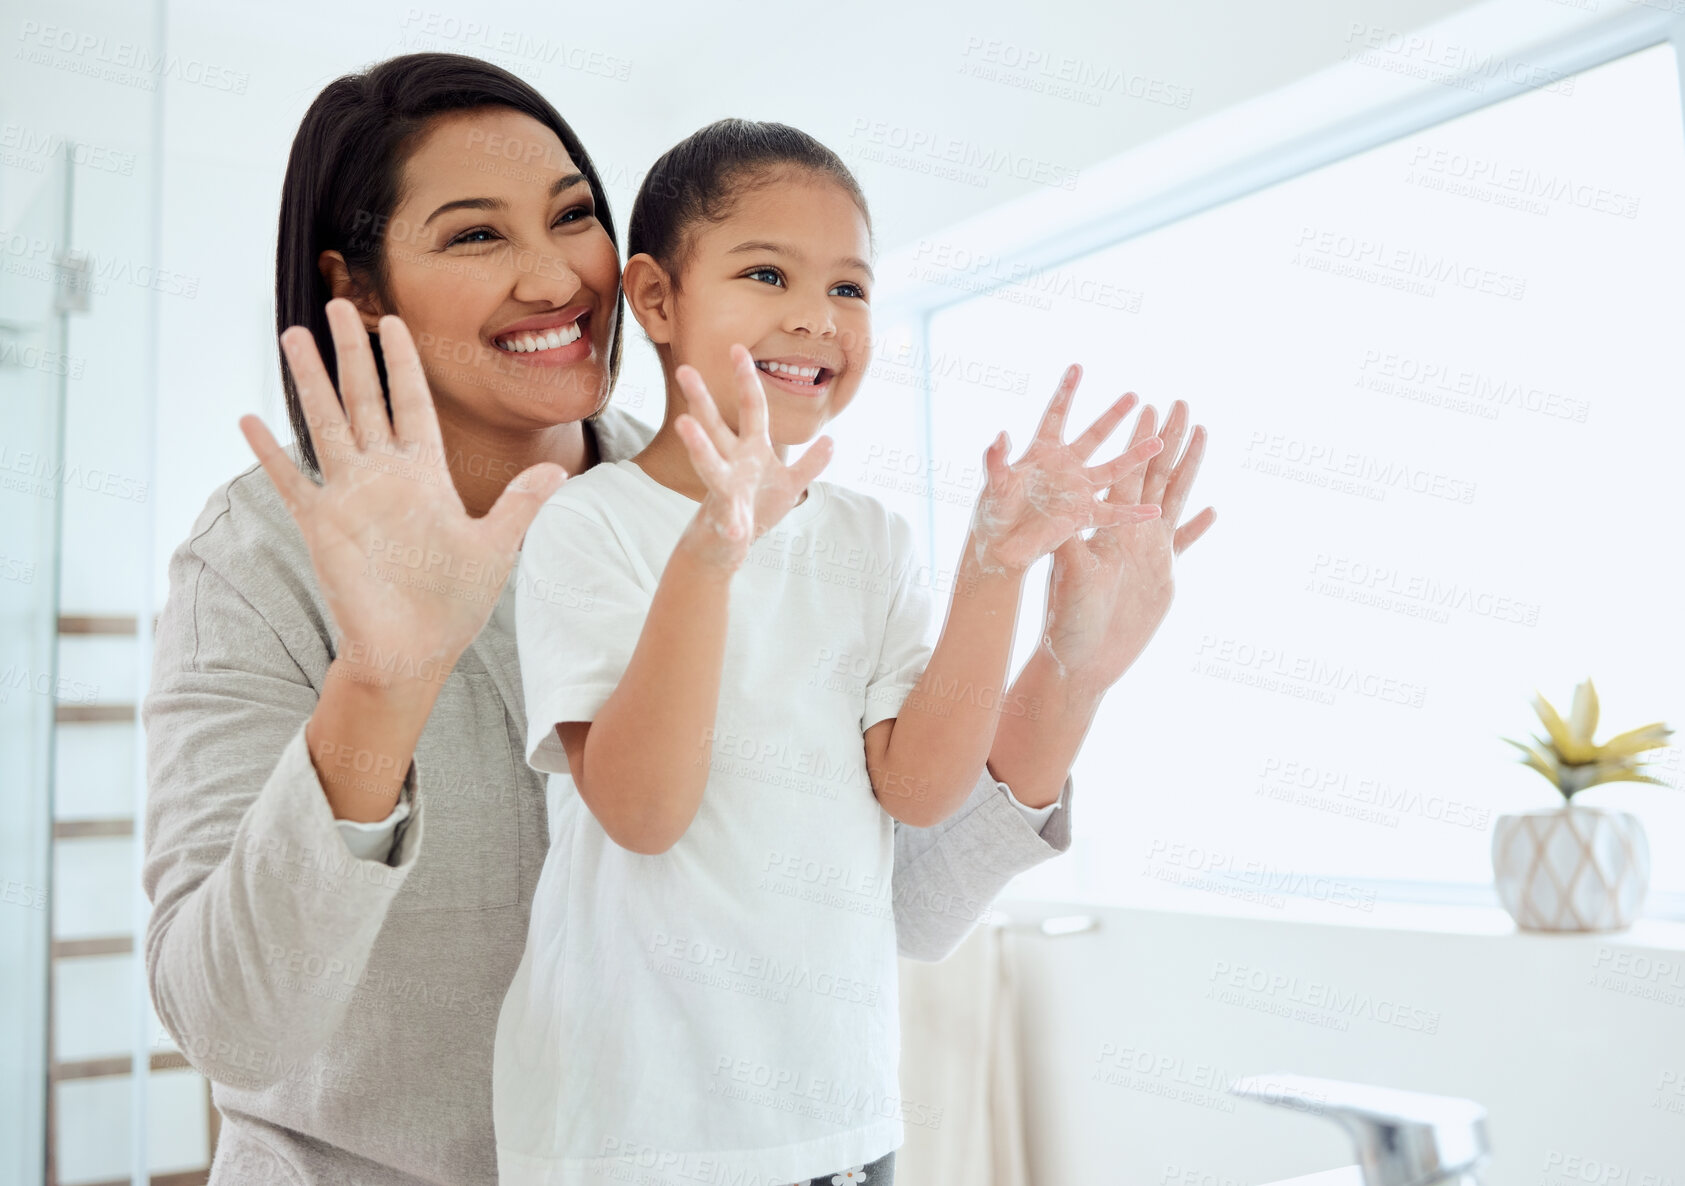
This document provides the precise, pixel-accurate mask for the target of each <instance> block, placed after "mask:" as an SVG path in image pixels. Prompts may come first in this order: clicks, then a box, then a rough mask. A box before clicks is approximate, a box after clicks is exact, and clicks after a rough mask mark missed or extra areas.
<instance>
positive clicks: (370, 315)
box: [316, 251, 385, 334]
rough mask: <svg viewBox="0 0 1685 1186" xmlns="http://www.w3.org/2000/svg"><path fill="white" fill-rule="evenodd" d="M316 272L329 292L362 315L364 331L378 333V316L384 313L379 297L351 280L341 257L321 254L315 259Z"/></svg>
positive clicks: (332, 253)
mask: <svg viewBox="0 0 1685 1186" xmlns="http://www.w3.org/2000/svg"><path fill="white" fill-rule="evenodd" d="M316 270H317V271H318V272H320V273H321V274H322V279H323V280H324V281H326V282H327V285H328V291H329V292H331V293H332V294H333V295H334V296H335V297H344V298H345V299H346V300H348V301H350V302H351V303H352V304H353V305H356V306H357V312H359V313H361V314H362V315H363V328H364V329H366V330H368V331H369V332H370V333H371V334H373V333H379V332H380V316H381V314H382V313H384V312H385V310H384V309H382V308H381V307H380V297H379V296H377V295H376V294H374V293H372V292H369V291H368V290H367V289H365V288H364V287H363V286H362V285H360V284H358V283H357V282H356V280H354V279H352V276H351V269H350V268H348V267H346V265H345V257H344V256H343V255H341V254H340V253H339V252H337V251H324V252H322V254H321V255H318V256H317V257H316Z"/></svg>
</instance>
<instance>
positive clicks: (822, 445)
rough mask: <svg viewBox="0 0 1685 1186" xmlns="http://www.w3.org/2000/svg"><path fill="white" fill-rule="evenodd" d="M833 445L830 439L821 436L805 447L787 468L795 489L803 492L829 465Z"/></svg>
mask: <svg viewBox="0 0 1685 1186" xmlns="http://www.w3.org/2000/svg"><path fill="white" fill-rule="evenodd" d="M833 450H834V444H833V442H832V440H831V438H830V437H828V436H823V437H820V438H819V439H818V440H816V441H814V442H813V444H811V445H809V446H808V447H807V450H806V451H805V452H804V453H803V454H802V455H801V456H800V457H798V458H796V460H795V463H794V464H792V465H791V466H789V470H790V477H791V478H792V479H793V480H794V481H795V483H796V489H798V490H805V489H807V487H808V483H810V482H812V481H813V480H814V479H816V478H817V477H819V475H820V474H821V473H823V472H824V469H825V467H826V466H827V465H829V464H830V463H831V454H832V452H833Z"/></svg>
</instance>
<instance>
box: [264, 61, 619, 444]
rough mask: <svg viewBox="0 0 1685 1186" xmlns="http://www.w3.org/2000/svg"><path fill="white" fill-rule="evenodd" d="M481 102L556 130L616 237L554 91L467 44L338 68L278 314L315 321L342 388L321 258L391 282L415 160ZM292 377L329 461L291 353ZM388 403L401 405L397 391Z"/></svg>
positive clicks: (304, 138)
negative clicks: (406, 183) (394, 219)
mask: <svg viewBox="0 0 1685 1186" xmlns="http://www.w3.org/2000/svg"><path fill="white" fill-rule="evenodd" d="M479 107H508V108H512V109H513V110H515V111H519V112H521V113H522V114H525V115H530V116H531V117H532V118H533V119H535V120H537V121H538V122H539V123H541V124H543V125H544V126H545V127H547V128H549V129H550V130H551V131H553V132H555V133H556V136H557V138H558V139H560V140H561V142H562V146H563V147H564V148H566V149H567V152H568V156H570V157H571V158H573V162H574V164H576V165H577V166H578V167H579V171H580V172H581V173H582V174H584V176H585V179H586V181H587V182H589V184H590V186H591V196H592V197H593V198H594V199H595V200H596V204H597V220H598V221H599V222H600V223H602V225H603V229H604V230H606V231H607V232H608V236H609V240H610V241H611V242H612V241H613V240H614V217H613V215H612V214H610V213H609V206H608V194H607V193H605V192H604V190H603V184H602V182H601V181H600V180H599V179H598V177H597V170H596V167H595V166H594V165H592V163H591V157H590V154H588V153H587V152H586V151H585V146H584V145H583V144H581V143H580V142H579V137H578V136H576V135H575V134H574V131H573V129H572V128H570V127H569V126H568V125H567V121H566V120H564V119H563V118H562V117H561V116H560V115H559V114H557V112H556V109H555V108H554V107H552V106H551V105H550V103H549V101H548V100H546V99H545V98H544V97H543V96H542V95H540V94H539V93H538V92H537V91H535V90H533V88H532V87H530V86H528V85H527V84H526V83H525V82H523V81H521V79H519V78H517V77H515V75H513V74H511V73H509V72H508V71H507V70H503V69H500V68H499V67H497V66H494V65H492V64H491V63H489V62H482V61H480V60H479V59H478V58H471V57H467V56H466V55H463V54H435V53H424V54H404V55H402V56H400V57H396V58H388V59H386V61H384V62H379V63H377V64H375V65H374V66H371V67H370V68H369V69H367V70H365V71H363V72H362V73H360V74H347V75H345V76H344V77H343V78H338V79H335V80H334V81H333V82H332V83H330V84H328V86H326V87H324V88H323V90H322V93H321V94H319V95H317V96H316V101H315V102H313V103H312V104H310V110H309V111H307V112H305V114H304V119H303V121H302V122H301V123H300V124H299V127H298V134H297V135H296V136H294V137H293V146H292V153H291V155H289V156H288V158H287V176H286V180H285V181H284V182H283V183H282V185H281V226H280V234H279V236H278V238H277V240H276V244H275V321H276V328H277V330H278V331H282V330H285V329H286V328H287V327H288V326H292V325H302V326H305V327H307V328H308V329H309V330H310V333H311V335H312V336H313V337H314V338H315V339H316V349H317V350H318V351H320V353H321V355H322V360H323V362H324V363H325V364H326V366H327V371H328V375H329V377H331V378H332V379H333V381H334V385H335V388H336V389H337V388H338V385H339V367H338V362H337V359H336V358H335V357H334V350H333V334H332V333H331V331H330V330H329V329H328V319H327V314H326V312H325V311H324V306H325V305H326V304H327V303H328V301H329V299H330V298H331V297H332V296H333V293H332V291H331V290H330V289H329V288H328V284H327V281H326V280H324V279H323V278H322V274H321V272H319V271H318V270H317V267H316V261H317V259H318V257H320V256H321V254H322V252H324V251H338V252H340V253H341V254H343V255H344V256H345V263H346V266H347V268H348V270H349V271H350V272H351V274H352V276H354V277H356V278H357V279H358V280H360V281H362V282H364V283H368V284H371V285H372V286H373V288H374V289H375V291H377V292H378V291H380V290H381V288H382V287H383V285H384V282H385V271H384V266H383V265H384V254H383V250H382V247H383V241H384V233H383V232H384V229H385V227H386V226H387V224H388V223H389V222H390V220H391V216H392V212H393V211H394V210H395V209H396V207H397V205H398V200H399V197H400V193H399V190H400V187H401V184H402V181H403V170H404V163H405V162H406V161H407V160H408V159H409V155H410V153H411V152H412V151H413V150H414V148H415V146H416V145H417V143H418V142H419V140H420V138H421V136H422V135H423V134H424V133H425V132H426V131H427V129H428V126H429V124H430V122H431V121H432V120H433V119H434V118H435V117H437V116H440V115H445V114H448V113H451V112H456V111H467V110H472V109H474V108H479ZM615 300H616V306H617V314H616V317H615V321H614V340H613V342H612V343H611V344H610V346H609V360H608V381H609V384H610V386H611V387H612V385H613V383H614V379H615V376H616V375H617V374H618V373H619V370H620V348H621V339H622V334H621V326H622V325H623V324H624V323H625V320H626V318H625V299H624V297H623V296H616V298H615ZM369 339H370V345H371V346H372V347H373V349H374V357H375V365H376V367H377V368H378V369H379V372H380V382H381V387H382V389H383V390H384V389H385V386H386V365H385V360H384V359H382V357H381V353H380V339H379V337H378V335H375V334H370V335H369ZM281 383H282V386H283V387H284V389H285V391H286V397H287V416H288V419H290V420H291V421H292V428H293V436H294V437H295V438H296V439H297V440H298V443H299V451H300V453H301V454H302V456H303V458H304V460H305V462H306V463H307V464H308V466H309V468H310V469H312V470H318V469H320V466H319V464H318V462H317V460H316V449H315V445H314V444H313V442H312V441H311V439H310V431H309V429H308V427H307V426H306V423H305V417H304V405H303V404H302V403H300V402H299V398H298V388H297V385H296V384H294V382H293V377H292V373H291V372H290V371H289V370H288V369H287V365H286V359H285V356H284V353H283V356H282V360H281ZM387 406H388V412H390V408H391V403H390V396H388V404H387Z"/></svg>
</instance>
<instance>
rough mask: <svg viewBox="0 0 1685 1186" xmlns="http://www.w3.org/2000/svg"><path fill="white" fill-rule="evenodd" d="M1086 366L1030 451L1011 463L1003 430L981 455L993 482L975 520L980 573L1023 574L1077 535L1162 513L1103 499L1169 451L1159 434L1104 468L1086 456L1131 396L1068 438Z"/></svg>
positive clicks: (1119, 418) (1063, 387)
mask: <svg viewBox="0 0 1685 1186" xmlns="http://www.w3.org/2000/svg"><path fill="white" fill-rule="evenodd" d="M1081 379H1082V368H1081V367H1080V366H1074V365H1073V366H1071V367H1070V368H1069V369H1067V370H1066V371H1065V376H1064V378H1063V379H1062V380H1061V381H1060V383H1059V389H1058V390H1057V391H1055V392H1054V393H1053V399H1052V401H1051V402H1050V403H1049V404H1048V405H1047V411H1046V412H1044V413H1043V414H1042V418H1041V424H1040V425H1039V426H1038V427H1037V428H1036V435H1035V438H1034V439H1033V440H1032V441H1031V442H1030V447H1029V448H1028V449H1026V450H1025V451H1024V455H1023V456H1022V457H1020V458H1019V459H1018V460H1017V461H1016V462H1013V463H1011V464H1008V463H1007V460H1006V456H1007V453H1008V452H1009V450H1010V448H1011V443H1010V441H1009V440H1008V438H1007V435H1006V433H1005V432H1002V433H1001V434H1000V435H999V436H998V437H996V438H995V440H994V443H993V444H991V445H990V446H989V448H988V451H987V452H986V453H984V455H983V464H984V468H985V470H986V471H987V475H988V477H987V481H986V482H985V484H984V487H983V492H982V494H981V495H980V496H979V497H978V500H977V508H976V511H975V512H974V513H973V515H972V519H971V539H970V549H969V558H970V560H971V561H972V563H973V564H975V566H976V567H977V569H978V571H979V574H980V575H999V574H1010V573H1021V572H1023V571H1024V570H1025V569H1027V568H1028V567H1029V566H1030V565H1032V564H1034V563H1035V562H1036V561H1037V560H1039V559H1040V558H1041V557H1043V556H1045V555H1047V554H1048V553H1049V552H1052V551H1053V550H1054V549H1056V548H1058V547H1059V546H1060V545H1061V544H1064V543H1065V542H1066V541H1067V540H1069V539H1071V538H1072V537H1074V536H1076V535H1077V533H1078V532H1081V531H1084V530H1087V529H1089V528H1108V527H1118V526H1121V525H1123V524H1133V523H1142V522H1145V521H1147V520H1149V519H1155V518H1157V517H1158V515H1159V507H1158V506H1157V505H1156V504H1133V503H1130V504H1124V503H1119V502H1111V501H1105V500H1104V498H1103V496H1104V495H1105V493H1106V492H1107V490H1109V489H1110V488H1111V487H1112V486H1113V485H1114V484H1115V483H1117V482H1118V481H1120V480H1121V479H1122V478H1124V477H1125V476H1126V475H1128V474H1130V473H1132V472H1134V471H1137V470H1140V469H1142V468H1143V467H1144V466H1146V465H1147V463H1148V462H1149V461H1151V460H1152V458H1153V457H1154V456H1156V455H1157V454H1158V452H1159V450H1161V449H1162V448H1163V447H1164V442H1163V441H1161V440H1159V439H1158V438H1157V437H1155V436H1148V437H1147V438H1146V439H1144V440H1139V441H1137V442H1136V443H1134V444H1133V445H1132V446H1131V447H1130V448H1129V450H1128V451H1127V452H1125V453H1122V454H1120V455H1119V456H1118V457H1115V458H1113V459H1112V460H1111V461H1108V462H1106V463H1104V464H1102V465H1094V466H1090V465H1088V464H1087V461H1088V458H1089V457H1090V456H1091V455H1092V454H1093V453H1094V450H1095V449H1097V448H1099V447H1100V443H1101V442H1102V441H1104V440H1105V439H1106V438H1107V437H1108V436H1110V435H1111V433H1112V430H1113V429H1115V428H1116V427H1117V426H1118V425H1119V424H1121V423H1122V422H1123V418H1124V417H1125V416H1127V415H1129V412H1130V409H1132V408H1133V407H1134V406H1135V400H1136V397H1135V395H1134V394H1133V393H1131V394H1128V395H1125V396H1123V397H1122V398H1121V399H1119V400H1118V401H1117V402H1116V403H1114V404H1113V405H1112V406H1111V407H1110V408H1108V409H1106V411H1105V412H1103V413H1102V414H1101V415H1100V417H1099V418H1098V419H1096V420H1095V421H1094V423H1093V424H1091V425H1089V427H1088V428H1087V430H1086V431H1084V432H1083V433H1082V435H1081V436H1079V437H1077V439H1076V440H1074V441H1072V442H1070V443H1069V444H1066V443H1065V442H1064V440H1063V439H1062V438H1063V437H1064V431H1065V417H1066V414H1067V413H1068V412H1069V410H1070V406H1071V399H1072V397H1073V396H1074V395H1075V394H1076V389H1077V384H1078V383H1079V382H1080V381H1081Z"/></svg>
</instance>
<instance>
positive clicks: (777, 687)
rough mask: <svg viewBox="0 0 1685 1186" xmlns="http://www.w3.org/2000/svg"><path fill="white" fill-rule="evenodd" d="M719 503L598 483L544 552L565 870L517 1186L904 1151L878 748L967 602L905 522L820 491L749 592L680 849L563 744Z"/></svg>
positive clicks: (515, 1011) (529, 666)
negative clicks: (597, 808)
mask: <svg viewBox="0 0 1685 1186" xmlns="http://www.w3.org/2000/svg"><path fill="white" fill-rule="evenodd" d="M697 506H698V504H697V503H696V502H695V501H694V500H692V499H690V498H688V497H686V496H685V495H683V494H680V493H678V492H677V491H675V490H670V489H668V488H667V487H665V486H663V485H661V484H660V483H659V482H657V481H655V480H654V479H653V478H651V477H650V476H649V475H648V474H646V473H645V472H644V471H643V470H642V469H641V468H640V467H639V466H638V465H637V464H635V463H634V462H632V461H630V460H626V461H618V462H614V463H611V464H601V465H597V466H595V467H593V468H592V469H590V470H588V471H586V472H585V473H584V474H582V475H580V476H579V477H575V478H570V479H569V480H568V481H567V483H566V484H564V485H563V486H562V488H561V489H560V490H558V491H557V492H556V494H554V495H553V496H552V497H551V498H550V500H549V501H548V502H547V503H546V504H545V506H544V507H543V508H542V509H541V510H540V512H539V514H538V516H537V518H536V519H535V520H534V522H533V524H532V527H531V528H530V529H529V530H528V532H527V536H526V542H525V544H524V546H523V550H522V554H521V559H520V565H521V579H520V580H519V582H518V583H517V592H516V598H515V618H516V639H517V645H518V647H519V652H520V668H521V674H522V685H523V692H524V698H525V702H526V711H527V720H528V722H529V731H528V737H527V745H526V750H527V756H528V760H529V761H530V762H531V763H532V765H533V766H534V767H536V768H537V769H540V770H545V771H549V772H551V776H550V780H549V789H548V797H549V809H550V851H549V855H548V857H547V858H546V861H545V864H544V869H543V872H542V873H541V875H540V879H539V884H538V889H537V892H536V894H535V896H534V900H533V906H532V915H531V919H530V924H529V928H528V935H527V947H526V952H525V954H524V955H523V956H522V959H521V964H520V967H519V969H518V970H517V971H516V973H515V979H514V981H513V983H512V984H511V986H510V988H509V992H508V995H507V996H506V997H505V999H504V1003H503V1010H502V1013H501V1014H500V1016H499V1019H498V1027H497V1039H496V1046H495V1052H494V1061H493V1110H494V1116H495V1121H496V1132H497V1146H498V1173H499V1178H500V1180H501V1181H503V1182H504V1183H506V1184H507V1183H527V1182H534V1183H538V1182H542V1183H556V1184H567V1186H573V1184H575V1183H597V1182H603V1183H608V1182H620V1181H630V1180H638V1181H650V1182H667V1181H671V1182H673V1183H675V1184H680V1183H682V1184H684V1186H694V1184H695V1183H698V1182H710V1183H711V1182H716V1181H718V1182H733V1183H741V1184H743V1186H774V1184H777V1183H786V1182H791V1181H793V1180H796V1179H806V1178H809V1177H812V1176H815V1175H819V1174H824V1173H830V1172H834V1171H836V1170H838V1169H840V1168H844V1167H848V1166H854V1165H860V1164H863V1163H865V1162H869V1161H871V1160H873V1159H874V1158H877V1157H881V1156H882V1155H883V1154H885V1153H887V1152H889V1151H890V1150H892V1149H895V1148H897V1147H899V1145H900V1144H901V1140H902V1121H903V1112H902V1101H901V1099H900V1096H899V1088H898V1086H897V1064H898V1059H899V1048H900V1031H899V1023H898V1016H897V993H896V947H895V922H894V912H893V908H892V901H891V898H890V876H891V872H892V869H893V866H894V822H893V820H892V819H891V817H890V816H889V815H888V813H886V812H885V811H884V810H883V808H882V807H881V806H879V804H878V802H877V800H876V798H875V797H874V796H873V794H872V786H871V782H870V780H869V778H868V777H867V773H866V765H865V746H864V742H863V740H862V734H863V733H864V731H865V730H866V728H868V727H869V726H871V725H873V724H875V723H877V722H878V721H881V720H884V719H886V718H888V717H893V716H895V715H896V714H897V712H899V710H900V707H901V703H902V701H903V700H904V699H905V698H906V696H907V694H908V693H909V692H910V691H911V690H912V688H913V686H914V684H915V683H916V682H917V681H918V678H919V676H920V674H921V673H922V672H923V670H924V668H925V666H926V664H927V663H928V661H929V658H930V647H929V643H928V632H929V630H930V627H931V625H932V623H931V612H930V611H931V605H932V597H933V594H934V593H939V592H943V591H944V590H942V589H941V587H940V585H939V584H938V586H937V587H936V588H934V589H933V588H932V585H933V584H936V582H933V581H932V580H931V575H930V570H929V568H928V567H927V566H925V565H924V564H922V563H920V562H919V561H918V560H917V558H916V557H915V556H914V547H913V540H912V534H911V530H910V528H909V526H908V524H907V522H906V520H905V519H904V518H903V517H901V516H900V515H897V514H895V513H893V512H891V511H889V510H888V509H887V508H885V507H884V506H882V504H880V503H878V502H877V501H876V500H875V499H873V498H871V497H869V496H867V495H864V494H859V493H855V492H853V491H850V490H847V489H844V488H842V487H838V486H834V485H831V484H830V483H826V482H815V483H813V484H812V485H810V486H809V487H808V492H807V497H806V498H805V499H804V500H803V501H802V502H801V503H800V504H798V505H797V506H796V507H794V508H793V509H792V510H791V511H790V512H789V514H787V515H786V516H785V517H784V519H783V520H782V521H781V522H780V523H779V524H778V525H777V526H776V527H774V528H773V529H772V530H770V531H769V532H767V534H765V535H764V536H762V537H761V538H760V539H759V540H757V541H756V542H755V543H754V545H753V546H752V547H751V548H750V551H749V555H748V559H747V560H746V561H745V563H744V565H743V567H742V568H741V569H740V570H739V571H738V572H737V573H736V574H735V576H734V577H733V578H732V585H731V605H730V618H729V624H728V632H727V641H726V650H725V663H724V667H723V670H722V679H721V688H720V699H719V709H718V713H717V717H716V721H715V728H714V732H713V734H712V737H711V747H712V758H711V762H710V773H709V778H708V782H707V787H706V790H705V792H704V794H703V797H702V802H701V806H700V808H699V809H698V811H697V814H696V818H695V819H694V820H693V821H692V823H691V825H690V828H689V830H688V831H686V833H685V834H684V836H683V837H682V838H681V839H680V840H679V842H678V843H677V844H675V845H674V846H673V847H672V848H671V849H669V850H668V851H667V852H665V853H661V854H658V855H642V854H638V853H634V852H630V851H628V850H626V849H623V848H621V847H620V846H618V845H617V844H615V843H614V842H613V841H612V840H610V839H609V838H608V836H607V835H606V833H604V831H603V829H602V826H601V825H600V824H599V823H598V822H597V820H596V818H595V817H594V816H592V815H591V813H590V811H589V809H588V808H586V806H585V804H584V802H583V801H582V800H581V799H580V798H579V795H578V793H577V791H576V790H575V788H574V785H573V781H572V779H571V778H570V777H569V776H568V774H567V756H566V753H565V751H564V750H563V749H562V746H561V742H560V740H559V739H558V738H557V736H556V733H555V726H556V724H557V723H558V722H562V721H589V720H592V719H594V718H595V716H596V714H597V712H598V710H599V709H600V708H601V707H602V705H603V703H604V702H605V701H606V700H607V699H608V697H609V695H610V693H612V692H613V691H614V688H615V685H616V684H617V683H618V681H619V679H620V677H621V675H622V673H623V672H624V671H625V668H626V665H627V663H628V661H629V660H630V658H631V654H632V650H633V648H634V646H635V645H636V643H637V641H638V636H639V634H640V632H641V630H642V628H643V623H644V619H645V616H646V614H647V612H648V609H649V604H650V599H651V597H652V596H653V594H654V592H655V588H656V584H657V582H658V581H659V579H660V576H661V572H662V570H663V568H664V567H665V565H666V562H667V558H668V556H669V555H670V554H671V553H672V550H673V547H674V545H675V544H676V543H677V541H678V539H679V536H680V534H681V533H682V532H683V531H684V529H685V528H686V526H687V525H688V524H689V523H690V521H691V519H692V518H693V517H694V516H695V514H696V510H697ZM913 1107H915V1105H913V1104H908V1105H907V1108H908V1109H912V1108H913ZM907 1118H908V1119H912V1120H914V1121H915V1122H923V1121H924V1118H923V1117H920V1116H916V1115H915V1116H908V1117H907Z"/></svg>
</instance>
